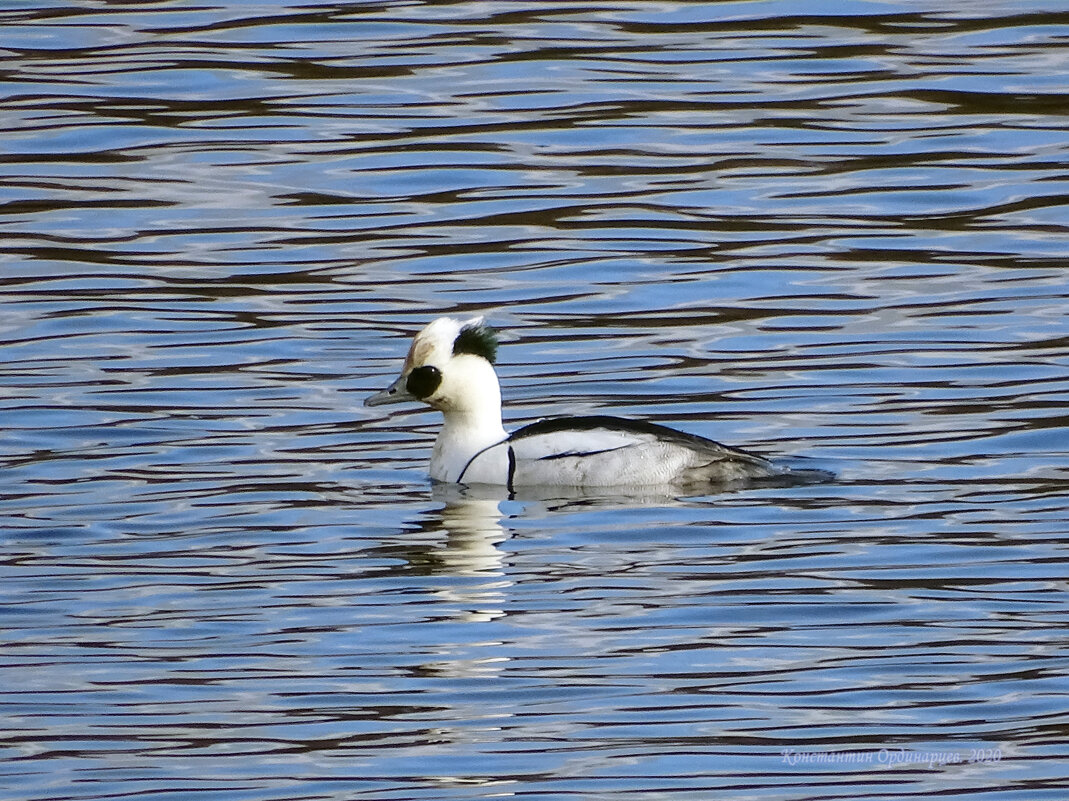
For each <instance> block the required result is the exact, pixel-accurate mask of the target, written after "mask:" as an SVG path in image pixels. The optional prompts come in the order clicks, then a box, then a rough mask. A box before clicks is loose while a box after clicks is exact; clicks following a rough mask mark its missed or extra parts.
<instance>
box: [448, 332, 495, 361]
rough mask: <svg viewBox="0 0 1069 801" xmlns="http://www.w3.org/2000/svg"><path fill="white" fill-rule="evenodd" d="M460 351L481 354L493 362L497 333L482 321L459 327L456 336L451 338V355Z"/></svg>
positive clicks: (475, 354)
mask: <svg viewBox="0 0 1069 801" xmlns="http://www.w3.org/2000/svg"><path fill="white" fill-rule="evenodd" d="M461 353H471V354H472V355H474V356H482V357H483V358H484V359H486V361H488V362H490V364H493V363H494V360H495V359H497V334H495V333H494V329H492V328H490V327H489V326H486V325H483V324H482V323H472V324H471V325H466V326H464V327H463V328H461V329H460V333H459V334H457V338H456V339H455V340H453V355H454V356H456V355H458V354H461Z"/></svg>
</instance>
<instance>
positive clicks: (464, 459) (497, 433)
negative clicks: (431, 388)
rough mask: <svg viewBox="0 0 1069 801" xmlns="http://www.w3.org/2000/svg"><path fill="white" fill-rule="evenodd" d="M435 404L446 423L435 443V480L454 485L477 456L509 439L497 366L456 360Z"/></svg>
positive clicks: (472, 359)
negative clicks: (504, 422)
mask: <svg viewBox="0 0 1069 801" xmlns="http://www.w3.org/2000/svg"><path fill="white" fill-rule="evenodd" d="M434 405H435V407H436V408H438V409H440V410H441V412H442V414H443V415H444V417H445V422H444V424H443V425H442V430H441V431H440V432H439V433H438V438H437V439H436V440H435V441H434V451H433V452H432V453H431V466H430V474H431V478H433V479H436V480H438V481H448V482H454V481H457V480H458V479H459V477H460V474H461V472H462V471H463V470H464V468H465V467H466V466H467V464H468V462H470V461H471V458H472V457H473V456H475V455H476V454H477V453H479V452H480V451H481V450H483V449H484V448H488V447H490V446H491V445H493V444H495V443H497V442H500V441H501V440H503V439H504V438H505V437H506V434H505V429H504V427H503V426H502V425H501V389H500V387H499V386H498V383H497V374H496V373H494V368H493V366H492V365H491V364H490V363H489V362H488V361H486V360H485V359H483V358H481V357H478V356H469V355H461V356H457V357H454V358H453V359H452V360H451V361H450V363H449V369H448V371H447V372H446V377H445V379H444V380H443V383H442V386H441V387H440V389H439V391H438V392H436V393H435V403H434Z"/></svg>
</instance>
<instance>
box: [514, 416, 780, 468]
mask: <svg viewBox="0 0 1069 801" xmlns="http://www.w3.org/2000/svg"><path fill="white" fill-rule="evenodd" d="M598 430H602V431H606V430H607V431H620V432H623V433H630V434H643V435H646V436H651V437H655V438H657V439H659V440H661V441H662V442H669V443H671V444H673V445H678V446H680V447H683V448H688V449H689V450H692V451H697V452H698V453H706V454H709V456H710V457H711V458H714V459H723V458H725V457H729V458H735V459H740V460H742V461H746V462H751V463H753V464H765V463H766V462H765V460H764V459H762V458H761V457H760V456H756V455H754V454H752V453H747V452H746V451H744V450H739V449H738V448H729V447H728V446H727V445H721V444H720V443H719V442H717V441H716V440H712V439H708V438H706V437H699V436H698V435H697V434H689V433H687V432H686V431H677V430H676V429H674V428H669V427H668V426H662V425H658V424H657V423H648V422H646V421H645V420H629V419H627V418H626V417H611V416H609V415H603V414H592V415H584V416H581V417H553V418H550V419H549V420H539V421H538V422H535V423H531V424H530V425H526V426H524V427H523V428H520V429H518V430H516V431H514V432H513V433H512V435H511V436H510V437H509V441H510V442H519V441H521V440H523V439H525V438H527V437H537V436H541V435H542V434H560V433H566V432H581V431H598ZM619 447H627V446H626V445H623V446H619ZM617 449H618V448H606V449H604V450H600V451H591V452H587V453H584V452H581V451H569V452H567V453H560V454H552V455H550V456H547V457H544V458H547V459H553V458H561V457H566V456H588V455H591V454H593V453H606V452H608V451H612V450H617Z"/></svg>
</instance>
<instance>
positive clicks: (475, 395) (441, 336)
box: [364, 317, 501, 415]
mask: <svg viewBox="0 0 1069 801" xmlns="http://www.w3.org/2000/svg"><path fill="white" fill-rule="evenodd" d="M496 356H497V336H496V335H495V334H494V331H493V329H492V328H489V327H488V326H486V325H484V324H483V318H482V317H475V318H473V319H471V320H455V319H453V318H452V317H439V318H438V319H437V320H434V321H433V322H431V323H429V324H428V325H427V326H426V327H425V328H424V329H423V330H422V331H420V332H419V333H418V334H416V337H415V339H413V340H412V347H411V348H409V350H408V356H406V357H405V363H404V366H403V367H402V368H401V375H400V376H399V377H398V378H397V380H396V381H394V382H393V383H392V384H390V386H388V387H387V388H386V389H384V390H382V391H381V392H376V393H375V394H374V395H372V396H370V397H368V398H367V399H366V400H365V401H364V405H365V406H382V405H384V404H387V403H402V402H405V401H422V402H423V403H426V404H427V405H428V406H431V407H433V408H435V409H438V410H440V411H442V412H445V413H447V414H448V413H450V412H461V413H465V412H482V411H484V410H485V411H487V412H488V411H489V410H491V409H493V408H496V409H497V413H498V415H500V409H501V390H500V389H499V387H498V383H497V375H496V374H495V373H494V367H493V364H494V359H495V358H496Z"/></svg>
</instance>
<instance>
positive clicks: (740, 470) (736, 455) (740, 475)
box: [364, 317, 812, 490]
mask: <svg viewBox="0 0 1069 801" xmlns="http://www.w3.org/2000/svg"><path fill="white" fill-rule="evenodd" d="M496 354H497V338H496V337H495V335H494V333H493V331H492V330H491V329H490V328H488V327H486V326H485V325H483V321H482V318H481V317H476V318H474V319H472V320H467V321H464V322H462V321H459V320H454V319H452V318H450V317H440V318H438V319H437V320H434V321H433V322H432V323H430V324H429V325H427V327H426V328H424V329H423V330H422V331H420V332H419V333H418V334H417V335H416V337H415V339H414V340H413V341H412V347H411V349H410V350H409V351H408V356H407V358H406V359H405V363H404V366H403V367H402V369H401V375H400V377H399V378H398V379H397V380H396V381H394V382H393V384H391V385H390V386H389V387H388V388H387V389H385V390H383V391H382V392H378V393H376V394H375V395H372V396H371V397H369V398H368V399H367V400H366V401H365V402H364V403H365V405H367V406H380V405H382V404H387V403H400V402H402V401H422V402H423V403H426V404H427V405H429V406H431V407H433V408H435V409H438V410H439V411H441V412H442V414H443V415H444V416H445V423H444V425H443V426H442V430H441V432H439V434H438V438H437V439H436V440H435V443H434V451H433V453H432V455H431V466H430V474H431V478H433V479H435V480H437V481H443V482H448V483H464V484H497V485H504V486H507V487H508V488H509V489H510V490H512V489H513V488H515V487H537V486H558V487H613V486H616V487H621V486H635V487H639V486H647V487H651V486H666V485H684V486H692V487H693V486H700V485H709V484H724V483H730V482H740V481H746V480H752V479H773V480H778V481H783V480H784V479H787V480H788V481H790V480H791V479H790V478H788V476H792V477H793V476H794V475H795V474H792V472H791V471H790V470H789V468H785V467H779V466H776V465H774V464H772V463H771V462H769V461H767V460H766V459H762V458H761V457H759V456H755V455H753V454H750V453H746V452H745V451H741V450H737V449H735V448H729V447H727V446H725V445H721V444H720V443H718V442H714V441H713V440H710V439H705V438H704V437H699V436H696V435H694V434H687V433H684V432H682V431H676V430H675V429H671V428H667V427H665V426H660V425H655V424H653V423H646V422H641V421H637V420H625V419H623V418H619V417H606V416H601V415H598V416H589V417H561V418H556V419H550V420H541V421H539V422H537V423H532V424H531V425H528V426H524V427H523V428H521V429H519V430H518V431H514V432H513V433H512V434H508V433H506V432H505V429H504V428H503V427H502V425H501V390H500V387H499V385H498V381H497V374H496V373H495V372H494V367H493V363H494V357H495V356H496ZM798 477H799V478H802V477H801V476H798ZM809 480H812V476H810V477H809Z"/></svg>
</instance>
